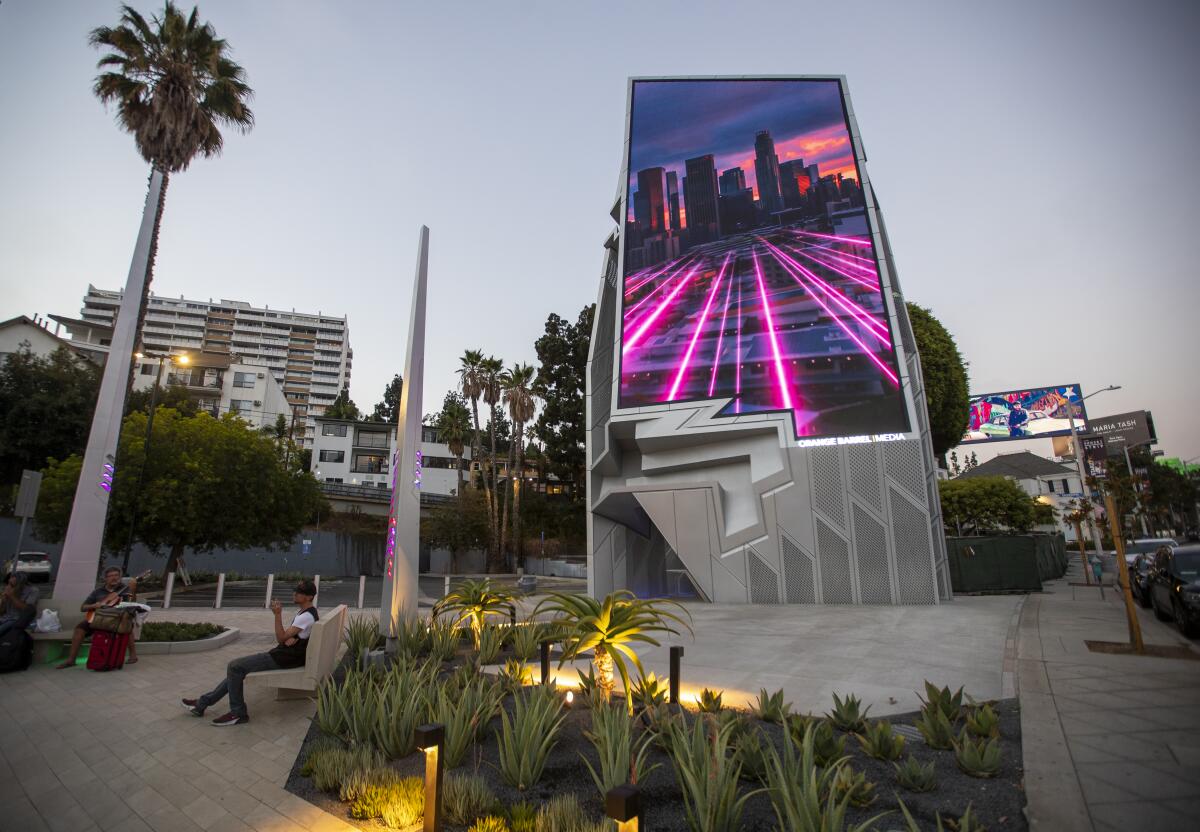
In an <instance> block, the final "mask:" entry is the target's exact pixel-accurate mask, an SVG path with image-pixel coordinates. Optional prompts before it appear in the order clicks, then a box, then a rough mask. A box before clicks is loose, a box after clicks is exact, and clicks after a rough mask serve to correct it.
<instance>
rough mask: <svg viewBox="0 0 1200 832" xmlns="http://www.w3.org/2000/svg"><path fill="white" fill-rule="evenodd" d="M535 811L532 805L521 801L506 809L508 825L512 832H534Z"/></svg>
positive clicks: (536, 813)
mask: <svg viewBox="0 0 1200 832" xmlns="http://www.w3.org/2000/svg"><path fill="white" fill-rule="evenodd" d="M537 815H538V812H537V809H536V808H535V807H534V805H533V804H532V803H526V802H525V801H523V800H522V801H521V802H520V803H514V804H513V805H511V806H509V807H508V823H509V825H510V826H511V827H512V832H534V824H536V823H537Z"/></svg>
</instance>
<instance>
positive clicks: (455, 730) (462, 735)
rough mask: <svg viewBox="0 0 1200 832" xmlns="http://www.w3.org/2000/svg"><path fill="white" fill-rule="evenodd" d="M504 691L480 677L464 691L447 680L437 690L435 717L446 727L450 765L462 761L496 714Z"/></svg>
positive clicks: (447, 753) (458, 763)
mask: <svg viewBox="0 0 1200 832" xmlns="http://www.w3.org/2000/svg"><path fill="white" fill-rule="evenodd" d="M501 696H503V691H501V690H499V689H498V688H497V686H496V685H494V684H492V683H490V682H488V681H487V680H486V679H478V680H476V681H475V682H474V683H472V684H470V685H468V686H467V687H466V688H464V689H463V690H461V691H458V690H455V689H454V688H453V687H452V686H451V685H449V684H443V685H442V686H441V687H439V688H438V690H437V692H436V693H435V694H434V698H433V703H432V708H431V717H432V719H433V720H434V721H435V722H440V723H441V724H442V725H444V726H445V727H446V738H445V742H444V743H443V745H442V753H443V754H444V755H445V763H446V768H458V767H459V766H460V765H462V763H463V760H464V759H465V758H466V756H467V752H468V751H469V750H470V748H471V744H472V743H473V742H474V741H475V740H476V739H477V738H478V736H479V734H480V733H481V732H482V730H483V728H484V726H486V725H487V723H488V721H489V720H490V719H491V718H492V717H493V716H494V715H495V713H496V709H497V708H498V707H499V704H500V697H501Z"/></svg>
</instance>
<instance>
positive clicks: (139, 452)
mask: <svg viewBox="0 0 1200 832" xmlns="http://www.w3.org/2000/svg"><path fill="white" fill-rule="evenodd" d="M145 440H146V414H144V413H131V414H130V415H129V416H127V417H126V418H125V421H124V423H123V425H122V428H121V441H120V448H119V451H118V457H117V458H118V460H120V462H119V465H118V467H117V470H116V477H115V482H114V483H113V490H112V498H111V501H110V503H109V511H108V523H107V525H106V527H105V537H104V548H105V549H106V550H107V551H109V552H117V551H120V550H121V549H122V548H123V547H124V546H125V543H126V542H127V541H128V540H129V539H130V525H131V523H133V522H134V504H135V503H136V504H137V512H136V528H135V529H134V534H133V539H135V540H138V541H141V542H142V543H143V544H145V545H146V546H147V547H149V548H150V549H151V550H153V551H155V552H162V551H165V552H166V554H167V561H166V566H165V569H164V577H165V575H166V573H168V572H171V571H172V570H173V569H174V568H175V562H176V561H177V560H178V558H179V556H180V555H181V554H183V551H184V549H186V548H189V547H190V548H191V549H192V550H193V551H197V552H207V551H211V550H213V549H217V548H249V547H252V546H262V547H271V546H274V545H277V544H284V543H287V542H289V541H290V540H292V538H294V537H295V536H296V535H297V534H298V533H299V532H300V530H301V528H302V526H303V525H304V523H306V522H307V521H308V520H309V519H310V518H312V517H314V516H315V515H316V513H317V512H318V511H320V512H321V513H322V514H327V513H328V511H329V506H328V503H327V502H326V501H325V498H324V496H323V495H322V493H321V489H320V486H319V485H318V484H317V481H316V480H315V479H313V477H312V475H311V474H309V473H308V472H306V471H303V470H301V469H300V467H299V463H298V461H296V462H293V463H292V464H290V465H286V466H285V465H284V464H283V462H282V461H281V460H280V459H279V457H278V455H277V453H276V448H275V443H274V441H273V440H272V439H271V438H270V437H267V436H264V435H263V434H261V433H259V432H258V431H254V430H248V429H247V428H246V425H245V423H244V422H243V421H241V420H240V419H238V418H236V417H235V416H232V415H226V416H224V417H222V418H220V419H215V418H213V417H212V416H210V415H208V414H207V413H201V414H200V415H198V416H195V417H192V418H188V417H185V416H183V415H181V414H180V413H179V412H178V411H175V410H171V409H168V408H158V409H157V410H156V411H155V417H154V434H153V437H152V443H153V447H152V449H151V452H150V456H149V459H148V460H147V458H146V453H145ZM143 465H144V466H145V475H144V479H143V482H142V486H141V488H140V490H139V489H138V488H137V486H136V483H137V479H138V471H139V469H141V468H142V466H143ZM81 467H82V459H80V457H79V456H78V455H72V456H70V457H67V458H66V459H64V460H63V461H61V462H59V461H56V460H52V461H51V464H50V466H49V467H48V468H47V469H46V471H45V477H44V479H43V483H42V495H41V499H40V500H39V504H38V516H37V521H36V523H37V529H38V534H39V535H40V536H42V538H43V539H45V540H53V541H59V540H62V539H63V537H64V536H65V534H66V530H67V524H68V522H69V520H70V516H71V504H72V502H73V500H74V496H75V487H76V484H77V483H78V480H79V471H80V469H81ZM135 491H136V492H137V493H134V492H135Z"/></svg>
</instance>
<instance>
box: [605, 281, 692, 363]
mask: <svg viewBox="0 0 1200 832" xmlns="http://www.w3.org/2000/svg"><path fill="white" fill-rule="evenodd" d="M699 270H700V264H699V263H697V264H696V265H695V266H693V267H692V270H691V271H690V272H688V273H687V275H685V276H684V278H683V280H680V281H679V283H678V285H676V287H675V288H674V289H672V290H671V294H669V295H667V297H666V300H664V301H663V302H662V303H660V304H659V305H658V307H657V308H655V310H654V311H653V312H651V313H650V314H649V315H647V316H646V317H644V318H642V320H641V321H639V322H638V327H637V329H636V330H635V331H634V333H633V335H631V336H629V340H628V341H626V342H625V345H624V346H622V347H621V355H625V353H627V352H629V351H630V350H632V349H633V348H634V347H636V346H637V344H638V342H639V341H641V340H642V336H643V335H645V334H646V330H648V329H650V327H651V325H653V323H654V322H655V321H657V320H658V317H659V315H661V314H662V313H663V310H664V309H666V308H667V307H668V306H670V305H671V303H672V302H674V300H675V298H676V297H678V295H679V293H680V292H682V291H683V287H685V286H687V285H688V284H689V283H691V282H692V278H693V277H694V276H695V275H696V272H697V271H699Z"/></svg>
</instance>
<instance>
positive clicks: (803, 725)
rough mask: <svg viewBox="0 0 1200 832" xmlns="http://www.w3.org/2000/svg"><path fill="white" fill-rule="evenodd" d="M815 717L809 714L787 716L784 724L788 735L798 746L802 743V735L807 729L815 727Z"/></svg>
mask: <svg viewBox="0 0 1200 832" xmlns="http://www.w3.org/2000/svg"><path fill="white" fill-rule="evenodd" d="M816 722H817V717H815V716H812V715H811V714H788V715H787V718H786V719H785V720H784V723H785V724H786V726H787V730H788V733H789V734H791V735H792V739H793V740H794V741H795V743H796V745H797V746H799V745H800V744H801V743H803V742H804V734H805V732H806V731H808V729H809V727H810V726H812V725H815V724H816Z"/></svg>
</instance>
